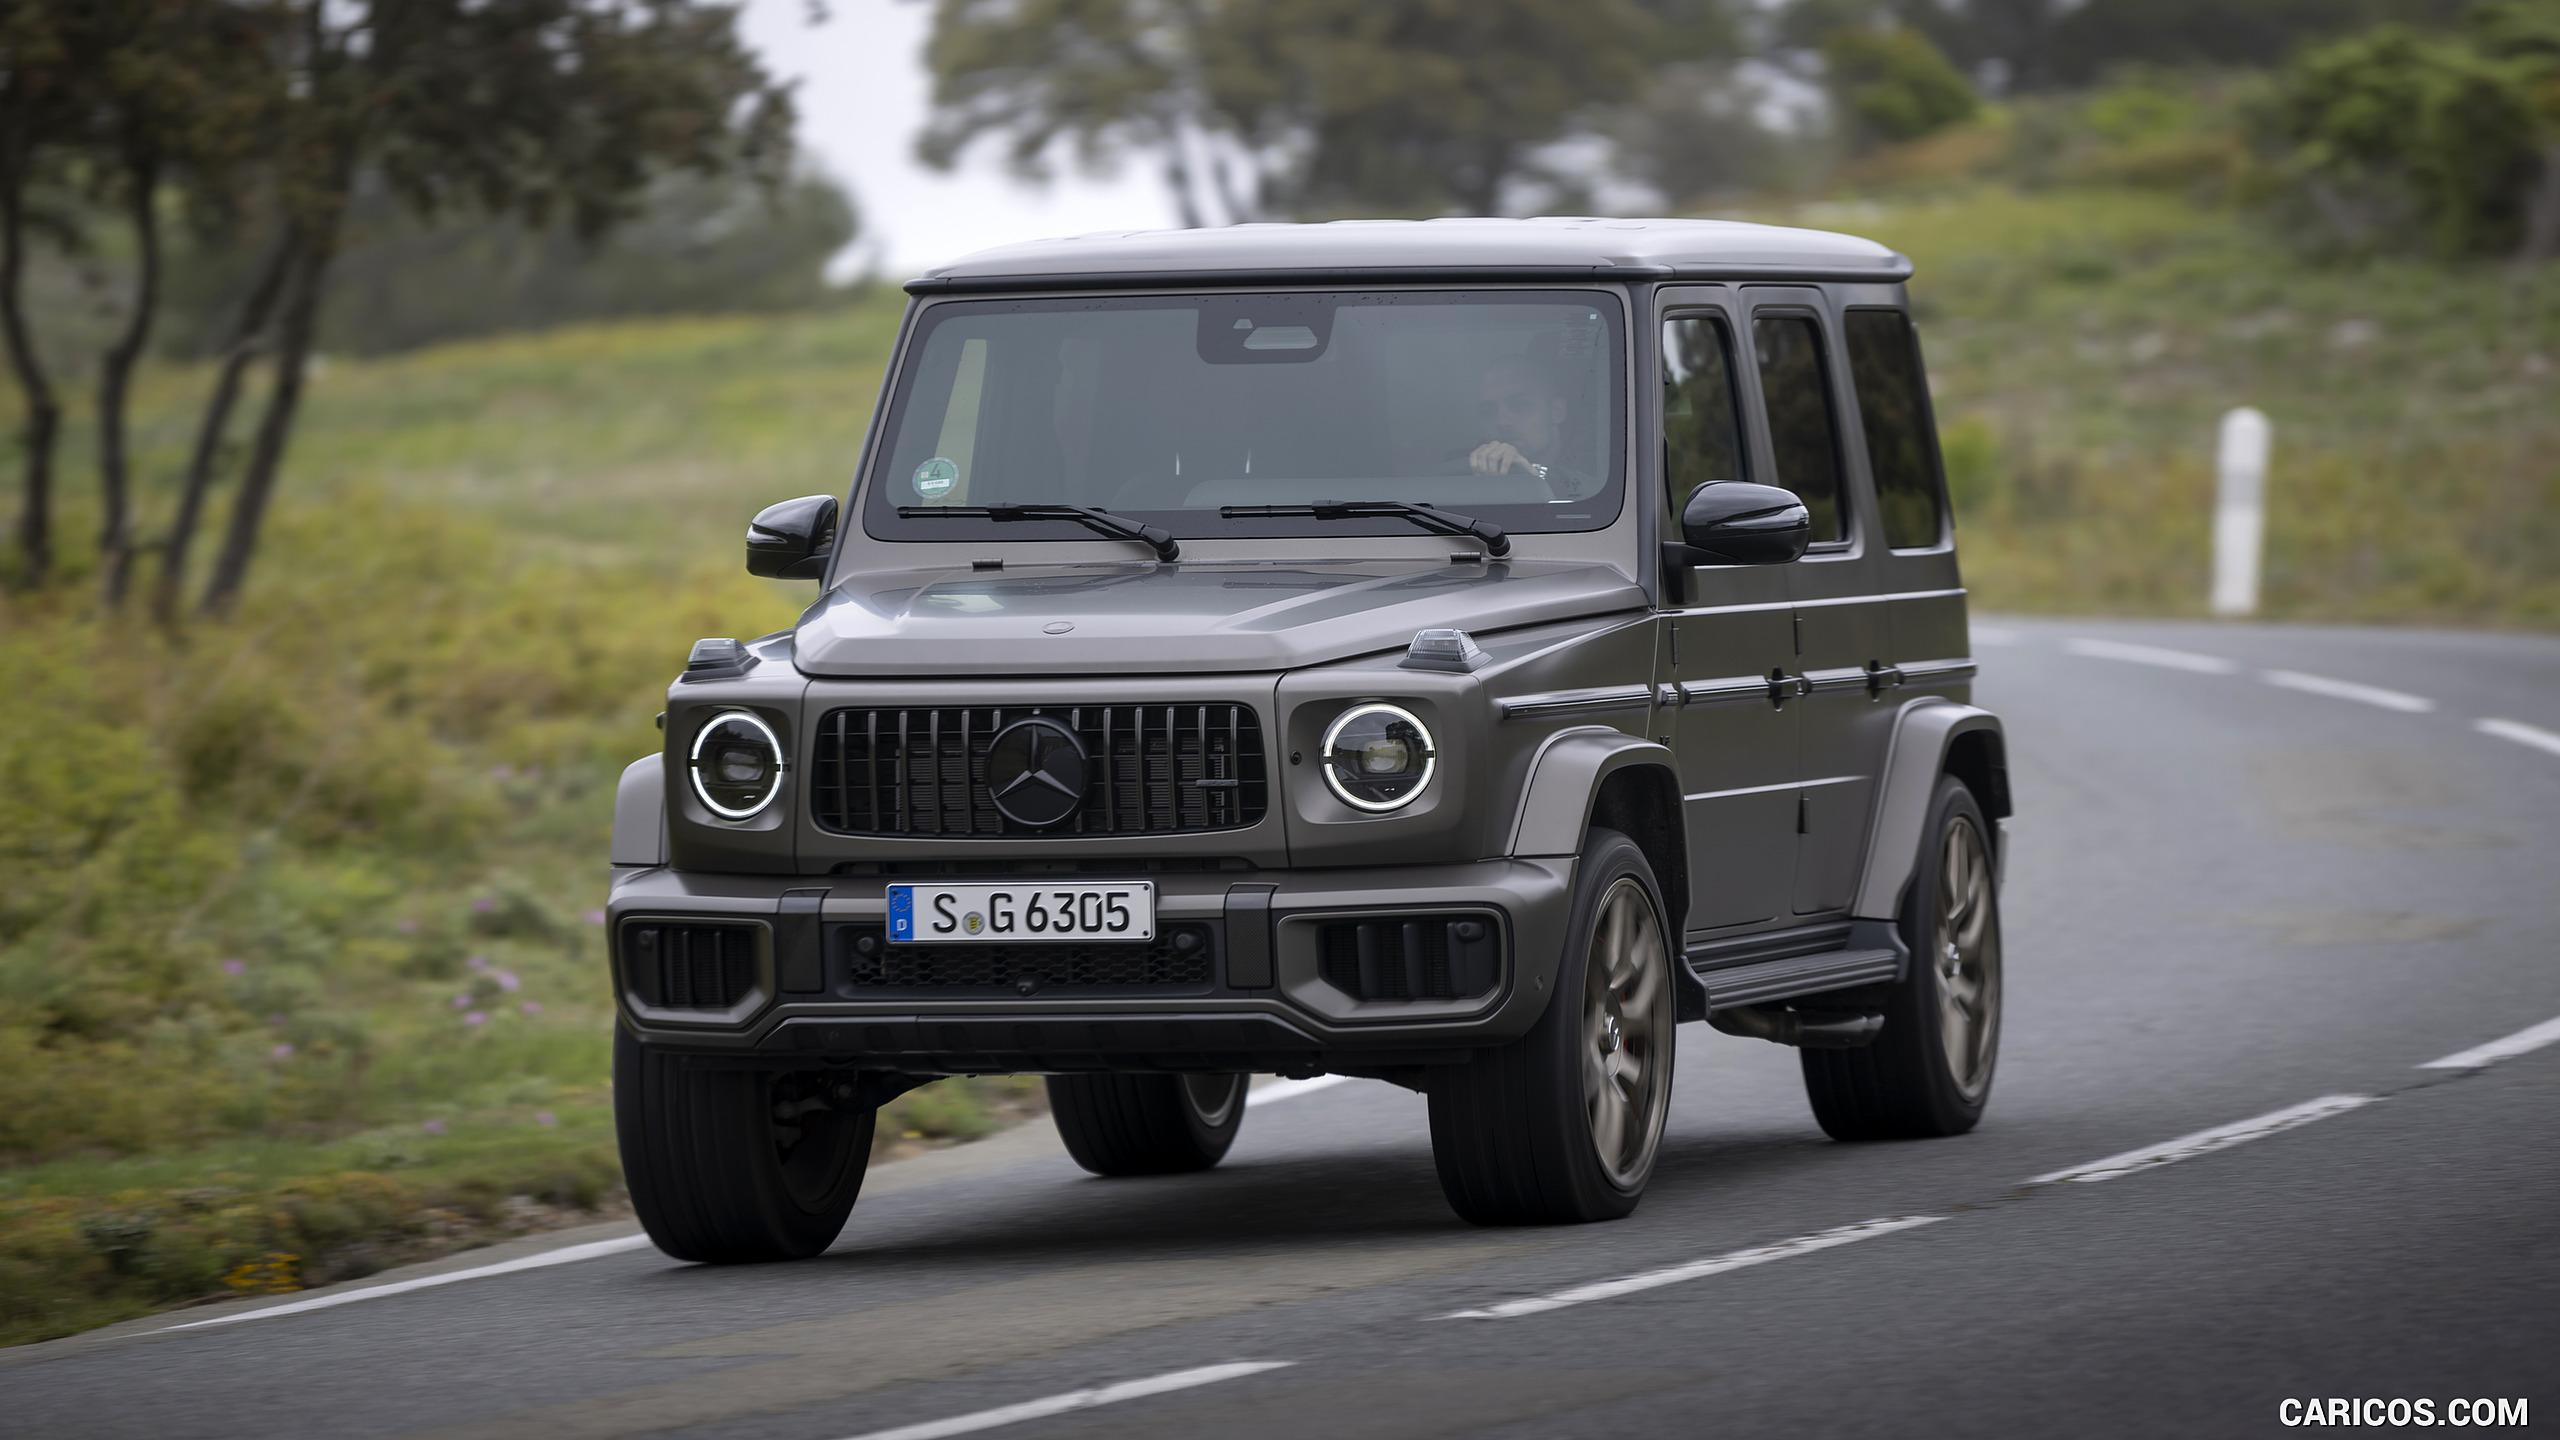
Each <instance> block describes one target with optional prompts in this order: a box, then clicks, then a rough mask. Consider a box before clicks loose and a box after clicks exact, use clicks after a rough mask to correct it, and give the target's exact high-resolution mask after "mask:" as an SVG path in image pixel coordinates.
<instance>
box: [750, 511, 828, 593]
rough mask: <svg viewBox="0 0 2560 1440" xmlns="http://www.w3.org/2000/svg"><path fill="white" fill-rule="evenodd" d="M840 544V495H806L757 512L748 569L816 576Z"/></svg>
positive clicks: (785, 576)
mask: <svg viewBox="0 0 2560 1440" xmlns="http://www.w3.org/2000/svg"><path fill="white" fill-rule="evenodd" d="M835 548H836V497H834V496H833V495H803V496H801V497H800V498H799V499H797V500H785V501H783V502H782V503H781V504H779V505H767V506H766V507H764V509H762V510H759V511H757V512H756V518H755V519H754V520H753V521H752V522H750V523H749V524H748V526H747V573H748V574H750V575H762V576H763V577H765V578H766V579H768V580H815V579H817V578H819V577H820V576H822V575H824V574H826V573H827V557H829V556H830V555H833V554H834V553H835Z"/></svg>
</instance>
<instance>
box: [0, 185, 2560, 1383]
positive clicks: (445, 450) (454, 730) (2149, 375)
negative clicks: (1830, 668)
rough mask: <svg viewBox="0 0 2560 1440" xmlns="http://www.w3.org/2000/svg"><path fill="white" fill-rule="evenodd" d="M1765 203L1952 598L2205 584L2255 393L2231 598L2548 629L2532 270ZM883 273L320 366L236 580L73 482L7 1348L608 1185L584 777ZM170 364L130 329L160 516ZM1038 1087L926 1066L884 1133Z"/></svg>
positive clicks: (1983, 197) (604, 1018) (2547, 417)
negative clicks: (159, 595) (1908, 470)
mask: <svg viewBox="0 0 2560 1440" xmlns="http://www.w3.org/2000/svg"><path fill="white" fill-rule="evenodd" d="M1771 218H1788V219H1795V220H1799V221H1801V222H1802V223H1812V224H1820V225H1826V226H1830V227H1832V228H1839V229H1847V230H1854V231H1859V232H1863V233H1867V234H1871V235H1874V236H1875V237H1876V238H1878V239H1881V240H1883V241H1885V242H1886V243H1889V244H1892V245H1895V246H1896V247H1898V248H1901V249H1903V250H1905V251H1906V252H1908V253H1910V254H1912V255H1913V256H1915V257H1916V259H1917V260H1918V262H1919V265H1920V272H1919V278H1918V279H1917V281H1915V283H1914V287H1913V294H1914V297H1915V300H1916V302H1917V304H1918V305H1919V307H1920V309H1921V313H1922V319H1923V323H1924V329H1925V333H1926V336H1927V343H1928V345H1929V347H1930V349H1929V354H1930V361H1931V366H1932V375H1933V380H1934V383H1935V386H1936V389H1937V393H1938V396H1939V405H1940V412H1941V424H1942V429H1943V431H1944V434H1945V439H1946V446H1947V453H1948V463H1949V471H1950V478H1951V482H1952V485H1953V487H1954V491H1955V498H1956V507H1957V513H1958V516H1959V524H1960V526H1961V533H1962V535H1963V544H1964V551H1965V564H1966V569H1967V578H1968V581H1969V583H1970V584H1971V585H1972V586H1973V588H1974V592H1975V596H1976V599H1977V602H1978V603H1979V604H1981V605H1982V606H1984V607H1985V608H1993V609H2008V610H2019V611H2083V612H2100V611H2104V612H2114V613H2146V614H2191V613H2197V612H2199V611H2200V610H2201V609H2202V603H2203V594H2204V590H2205V570H2206V537H2207V534H2208V527H2209V510H2210V500H2211V489H2212V477H2211V473H2210V457H2211V450H2212V445H2213V426H2214V421H2215V418H2216V417H2217V416H2218V415H2219V414H2220V413H2221V411H2222V410H2223V409H2225V408H2227V407H2228V406H2230V405H2233V404H2237V403H2250V404H2255V405H2257V406H2259V407H2260V408H2262V409H2264V410H2266V411H2267V412H2268V414H2269V415H2270V416H2271V417H2272V418H2273V419H2274V422H2275V426H2276V455H2275V464H2274V471H2273V476H2272V479H2271V482H2270V494H2271V499H2270V515H2271V523H2270V537H2269V544H2270V553H2269V564H2268V572H2267V611H2268V613H2269V614H2270V615H2271V616H2273V617H2276V618H2291V619H2335V620H2364V621H2371V620H2386V621H2402V622H2411V623H2470V624H2488V625H2509V626H2534V627H2544V628H2549V627H2552V626H2555V625H2560V565H2554V564H2553V563H2552V561H2551V559H2550V557H2551V556H2552V555H2553V554H2555V553H2560V443H2555V442H2556V441H2560V435H2555V434H2554V430H2555V428H2560V405H2555V404H2554V400H2555V398H2556V397H2555V395H2554V383H2555V377H2556V376H2560V281H2555V280H2554V279H2553V278H2552V277H2551V276H2549V275H2548V274H2533V275H2521V276H2520V275H2515V274H2512V273H2510V272H2507V271H2504V270H2495V269H2486V268H2483V269H2477V270H2448V269H2439V268H2435V267H2428V266H2417V265H2404V264H2396V263H2377V264H2372V265H2367V266H2363V267H2361V268H2356V269H2348V270H2324V269H2315V268H2311V267H2307V266H2305V265H2303V264H2301V263H2299V262H2298V261H2296V260H2295V259H2294V258H2292V256H2291V255H2290V254H2288V253H2287V252H2285V251H2284V250H2282V249H2281V248H2280V247H2279V246H2278V245H2276V244H2275V242H2273V241H2272V240H2269V239H2267V238H2265V236H2264V235H2263V234H2261V233H2260V232H2259V231H2257V230H2256V229H2254V228H2252V226H2251V225H2250V224H2249V223H2248V222H2246V221H2244V220H2242V219H2240V218H2237V217H2235V216H2233V215H2231V214H2228V213H2226V212H2223V211H2220V210H2216V209H2213V208H2210V207H2202V206H2198V205H2196V204H2193V203H2191V202H2189V201H2187V200H2185V199H2181V198H2179V197H2177V196H2175V195H2170V194H2165V193H2161V192H2156V191H2143V190H2134V189H2089V190H2047V191H2038V192H2034V193H2020V192H2016V191H2012V190H2005V189H1999V188H1995V187H1989V186H1976V187H1973V188H1955V189H1948V190H1944V191H1942V192H1940V193H1937V194H1935V195H1926V196H1916V197H1913V198H1904V199H1896V200H1894V201H1892V202H1890V203H1877V204H1865V205H1859V206H1856V207H1838V206H1835V207H1831V208H1830V209H1828V210H1814V211H1808V212H1805V213H1802V214H1799V215H1790V216H1784V217H1771ZM898 313H899V297H897V296H895V295H893V294H874V295H871V296H868V297H865V298H862V299H859V300H857V301H855V302H854V303H850V304H847V305H845V306H843V307H840V308H835V309H830V310H826V311H823V312H816V313H811V314H806V315H797V316H788V317H712V318H704V319H681V320H656V321H647V322H638V323H632V324H623V325H613V326H594V327H585V328H578V329H571V330H563V331H559V332H554V333H550V334H543V335H533V336H519V337H508V338H500V339H493V340H483V341H476V342H471V343H467V344H460V345H454V346H449V347H444V348H440V349H436V350H430V351H425V352H420V353H417V354H412V355H406V356H397V357H390V358H383V359H375V360H365V361H337V362H332V363H330V364H329V365H327V366H326V367H325V368H324V369H323V370H322V371H321V372H320V373H319V374H318V375H317V376H316V378H315V381H314V386H313V389H312V392H311V397H310V405H309V411H308V418H307V422H306V424H305V426H304V428H303V430H302V433H301V434H300V435H299V436H298V437H297V440H296V447H295V450H294V452H293V455H292V459H291V462H290V464H289V467H288V474H287V476H286V477H285V482H284V486H283V492H282V498H281V500H280V502H279V509H278V511H277V513H276V514H275V516H274V517H273V520H272V524H271V527H270V530H269V533H268V534H267V536H266V538H265V543H264V550H263V554H262V556H261V558H260V560H259V563H258V568H257V570H256V572H255V574H254V576H253V579H252V584H251V587H250V591H249V594H248V597H247V600H246V602H245V604H244V607H243V610H242V612H241V614H240V615H239V616H238V617H237V618H236V619H235V620H233V621H232V622H230V623H227V624H219V625H216V624H204V623H198V624H193V625H190V626H189V627H187V628H186V630H185V631H184V632H183V633H182V634H180V635H178V636H176V637H169V636H162V635H160V634H158V633H156V632H154V631H153V630H152V629H151V628H150V627H149V626H147V625H146V624H143V623H142V622H141V621H139V619H137V618H135V617H131V616H126V617H104V616H101V615H99V614H97V613H96V607H95V603H94V600H93V598H92V596H93V586H92V581H93V579H94V576H93V574H92V568H93V566H94V560H93V557H91V556H90V555H88V554H87V553H86V552H84V551H83V550H82V549H81V548H80V545H79V540H80V537H82V536H84V535H85V534H86V531H87V527H88V525H89V523H90V517H89V516H88V515H86V514H85V513H83V512H82V511H81V510H80V509H79V507H78V506H77V505H74V506H72V507H71V508H70V510H69V512H68V513H66V514H65V515H64V516H63V522H62V526H61V529H62V532H63V533H64V535H65V537H66V543H67V544H68V546H69V553H68V554H67V555H66V557H65V565H64V572H65V573H64V576H63V579H62V583H60V584H59V585H57V586H55V587H53V588H52V589H50V590H47V591H45V592H42V593H39V594H32V595H31V594H26V593H23V592H6V593H0V674H5V675H6V676H7V677H8V683H7V685H6V686H5V687H0V876H5V877H6V883H5V884H0V1343H16V1342H23V1341H27V1340H33V1339H38V1338H43V1337H45V1336H50V1335H59V1334H65V1333H69V1332H70V1331H72V1330H76V1329H80V1328H85V1327H87V1326H90V1325H94V1324H99V1323H105V1322H106V1321H108V1320H113V1319H118V1318H123V1317H126V1316H129V1315H133V1314H139V1313H145V1312H147V1311H148V1310H150V1309H152V1308H155V1307H159V1306H165V1305H171V1304H182V1303H186V1302H188V1301H190V1300H194V1299H197V1298H200V1297H204V1296H219V1295H224V1294H230V1293H235V1292H236V1291H238V1290H240V1289H242V1288H243V1287H260V1286H263V1287H266V1288H275V1287H277V1286H280V1285H296V1284H305V1283H316V1282H318V1281H319V1280H321V1279H323V1278H345V1277H347V1276H351V1275H354V1274H359V1273H364V1272H365V1271H366V1270H367V1269H369V1268H378V1267H379V1266H381V1265H385V1264H392V1263H400V1262H401V1261H404V1260H406V1259H410V1258H421V1257H423V1256H424V1255H427V1254H431V1253H437V1252H438V1251H440V1250H447V1249H453V1248H458V1247H461V1246H465V1245H469V1244H476V1243H482V1242H484V1241H485V1240H487V1239H490V1238H493V1237H496V1236H498V1235H503V1234H507V1233H513V1232H515V1231H518V1230H522V1229H526V1228H534V1227H539V1226H544V1225H552V1224H562V1223H570V1222H571V1221H573V1220H575V1219H576V1218H580V1217H587V1216H592V1215H596V1214H604V1213H612V1207H613V1206H614V1205H615V1204H616V1203H617V1201H616V1192H615V1181H616V1175H617V1172H616V1170H615V1167H614V1161H613V1155H614V1151H613V1144H612V1136H611V1129H610V1097H609V1092H608V1089H607V1079H606V1076H607V1071H608V1068H609V1065H608V1046H607V1038H608V1036H609V1033H610V1029H609V1027H610V1023H611V1005H610V997H609V996H608V994H607V993H606V983H605V975H604V967H603V957H604V950H603V942H602V935H601V931H600V928H599V927H598V926H597V925H596V924H595V923H594V919H593V915H592V912H593V911H594V910H595V909H596V907H597V906H598V905H599V904H600V903H601V899H602V889H603V879H604V877H603V862H602V857H603V855H604V852H605V848H606V842H607V837H608V832H609V830H610V820H611V810H612V792H613V785H614V780H615V777H616V776H617V775H618V773H619V772H620V770H621V768H622V766H623V765H624V764H626V763H627V762H628V761H630V760H631V759H633V758H635V757H637V756H640V755H643V754H648V753H651V752H653V751H654V750H655V749H656V748H657V746H658V741H659V737H658V734H657V732H656V730H655V727H654V724H653V722H652V717H653V715H654V714H655V713H656V711H657V710H658V708H659V706H660V703H661V701H660V698H659V697H660V696H661V695H662V693H663V691H664V687H665V684H666V682H667V680H668V678H669V676H670V675H672V674H673V673H674V672H675V670H676V669H677V668H678V666H680V664H681V663H682V657H683V655H684V652H685V647H686V645H687V644H688V643H689V642H690V641H691V640H692V639H693V638H695V637H697V636H703V635H737V636H748V635H755V634H760V633H763V632H765V631H768V630H772V629H775V628H778V627H780V626H782V625H784V624H787V623H788V622H789V620H790V618H791V616H792V615H793V614H794V613H795V612H796V611H797V609H798V608H799V607H800V606H801V605H802V604H804V603H805V602H806V598H807V596H806V590H805V587H802V586H793V585H784V584H777V583H773V582H766V581H759V580H754V579H751V578H749V577H747V576H745V575H744V574H742V573H741V570H740V566H739V562H738V545H737V539H738V536H739V534H740V532H741V530H742V527H743V522H744V521H745V519H746V518H747V516H748V515H750V514H752V513H753V512H754V511H755V510H756V509H757V508H758V507H760V506H762V505H764V504H767V503H770V502H771V501H774V500H777V499H781V498H785V497H788V496H792V495H798V494H808V493H814V492H820V491H831V490H838V489H841V488H842V486H843V484H844V481H845V478H846V475H847V472H848V469H849V467H850V465H851V464H852V462H853V459H854V457H855V454H856V452H857V450H858V448H859V446H860V443H861V439H862V434H863V431H864V429H865V427H866V425H867V423H868V420H869V417H870V410H871V405H872V403H873V399H874V396H875V394H876V392H877V389H878V386H879V378H880V370H881V365H882V363H883V361H884V359H885V357H886V353H887V350H888V346H889V344H890V341H891V338H892V336H893V334H894V331H895V327H896V324H897V316H898ZM204 378H205V377H204V374H203V373H202V371H200V370H192V369H182V368H163V369H159V370H155V371H152V372H150V373H149V374H148V375H147V376H146V377H145V384H144V386H143V390H142V393H141V406H142V409H141V413H140V414H139V415H138V417H137V422H138V427H139V445H140V451H141V454H140V466H141V471H142V473H143V475H144V476H145V477H146V478H145V483H144V485H143V486H142V492H143V493H142V513H143V516H144V520H145V527H146V531H147V530H148V529H149V528H150V527H152V526H156V525H158V524H160V523H163V518H162V517H165V515H166V514H167V512H168V509H169V504H170V498H171V497H170V495H169V492H168V489H167V486H168V483H169V477H170V476H171V475H173V474H174V473H175V471H176V469H177V467H178V464H179V461H180V458H181V456H182V455H183V452H184V449H185V446H186V444H187V440H188V436H189V427H190V426H191V425H192V423H193V418H194V417H193V409H192V406H193V404H194V402H195V401H196V399H197V398H198V397H199V396H200V394H201V391H202V387H203V384H204ZM69 433H71V434H73V435H75V436H79V437H82V442H81V443H83V444H85V436H86V434H87V426H86V419H85V417H81V416H74V417H73V420H72V423H71V426H70V429H69ZM87 463H88V462H87V458H86V455H85V453H84V452H83V451H82V450H81V449H80V448H79V446H78V445H75V446H73V447H72V448H71V449H70V451H69V453H67V454H66V455H65V457H64V471H63V473H64V475H65V476H66V477H67V479H68V480H69V488H71V489H72V490H73V492H74V494H75V496H76V495H77V494H78V492H79V491H80V490H81V489H82V488H83V486H82V485H81V477H85V476H86V474H87V473H88V470H87ZM146 578H147V570H146ZM1038 1104H1039V1093H1038V1090H1037V1087H1036V1086H1035V1085H1029V1084H1026V1083H1025V1082H1020V1081H1014V1080H1001V1079H987V1080H979V1081H955V1082H944V1083H942V1084H939V1085H936V1086H933V1087H930V1088H928V1089H926V1090H922V1091H918V1092H915V1093H914V1094H913V1095H910V1096H908V1097H905V1098H904V1099H902V1100H900V1101H899V1102H897V1104H896V1106H894V1107H893V1108H892V1110H891V1111H890V1112H889V1113H888V1114H885V1115H884V1116H883V1118H882V1126H881V1142H880V1143H881V1145H882V1146H883V1147H884V1150H886V1149H895V1148H897V1147H905V1148H909V1149H912V1148H915V1147H918V1146H926V1145H933V1144H943V1143H952V1142H954V1141H956V1140H959V1139H964V1138H968V1137H971V1136H973V1135H976V1134H980V1133H984V1132H985V1131H986V1130H987V1129H989V1128H991V1127H993V1126H994V1125H996V1124H998V1123H1000V1122H1001V1121H1003V1120H1005V1119H1008V1118H1016V1117H1019V1116H1020V1115H1022V1114H1025V1113H1029V1112H1030V1111H1031V1110H1034V1109H1036V1108H1037V1106H1038ZM544 1115H548V1116H550V1117H551V1123H548V1124H546V1123H544V1122H543V1120H542V1117H543V1116H544ZM279 1256H289V1257H293V1258H292V1259H291V1260H290V1261H289V1262H288V1261H286V1260H280V1259H277V1258H276V1257H279Z"/></svg>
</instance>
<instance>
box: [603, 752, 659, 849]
mask: <svg viewBox="0 0 2560 1440" xmlns="http://www.w3.org/2000/svg"><path fill="white" fill-rule="evenodd" d="M613 863H614V864H616V865H664V864H666V863H667V759H666V756H664V755H646V756H643V757H641V758H640V759H637V760H634V761H632V762H631V763H630V764H628V765H626V766H624V767H622V779H621V780H620V781H619V782H617V783H616V784H615V785H614V787H613Z"/></svg>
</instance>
